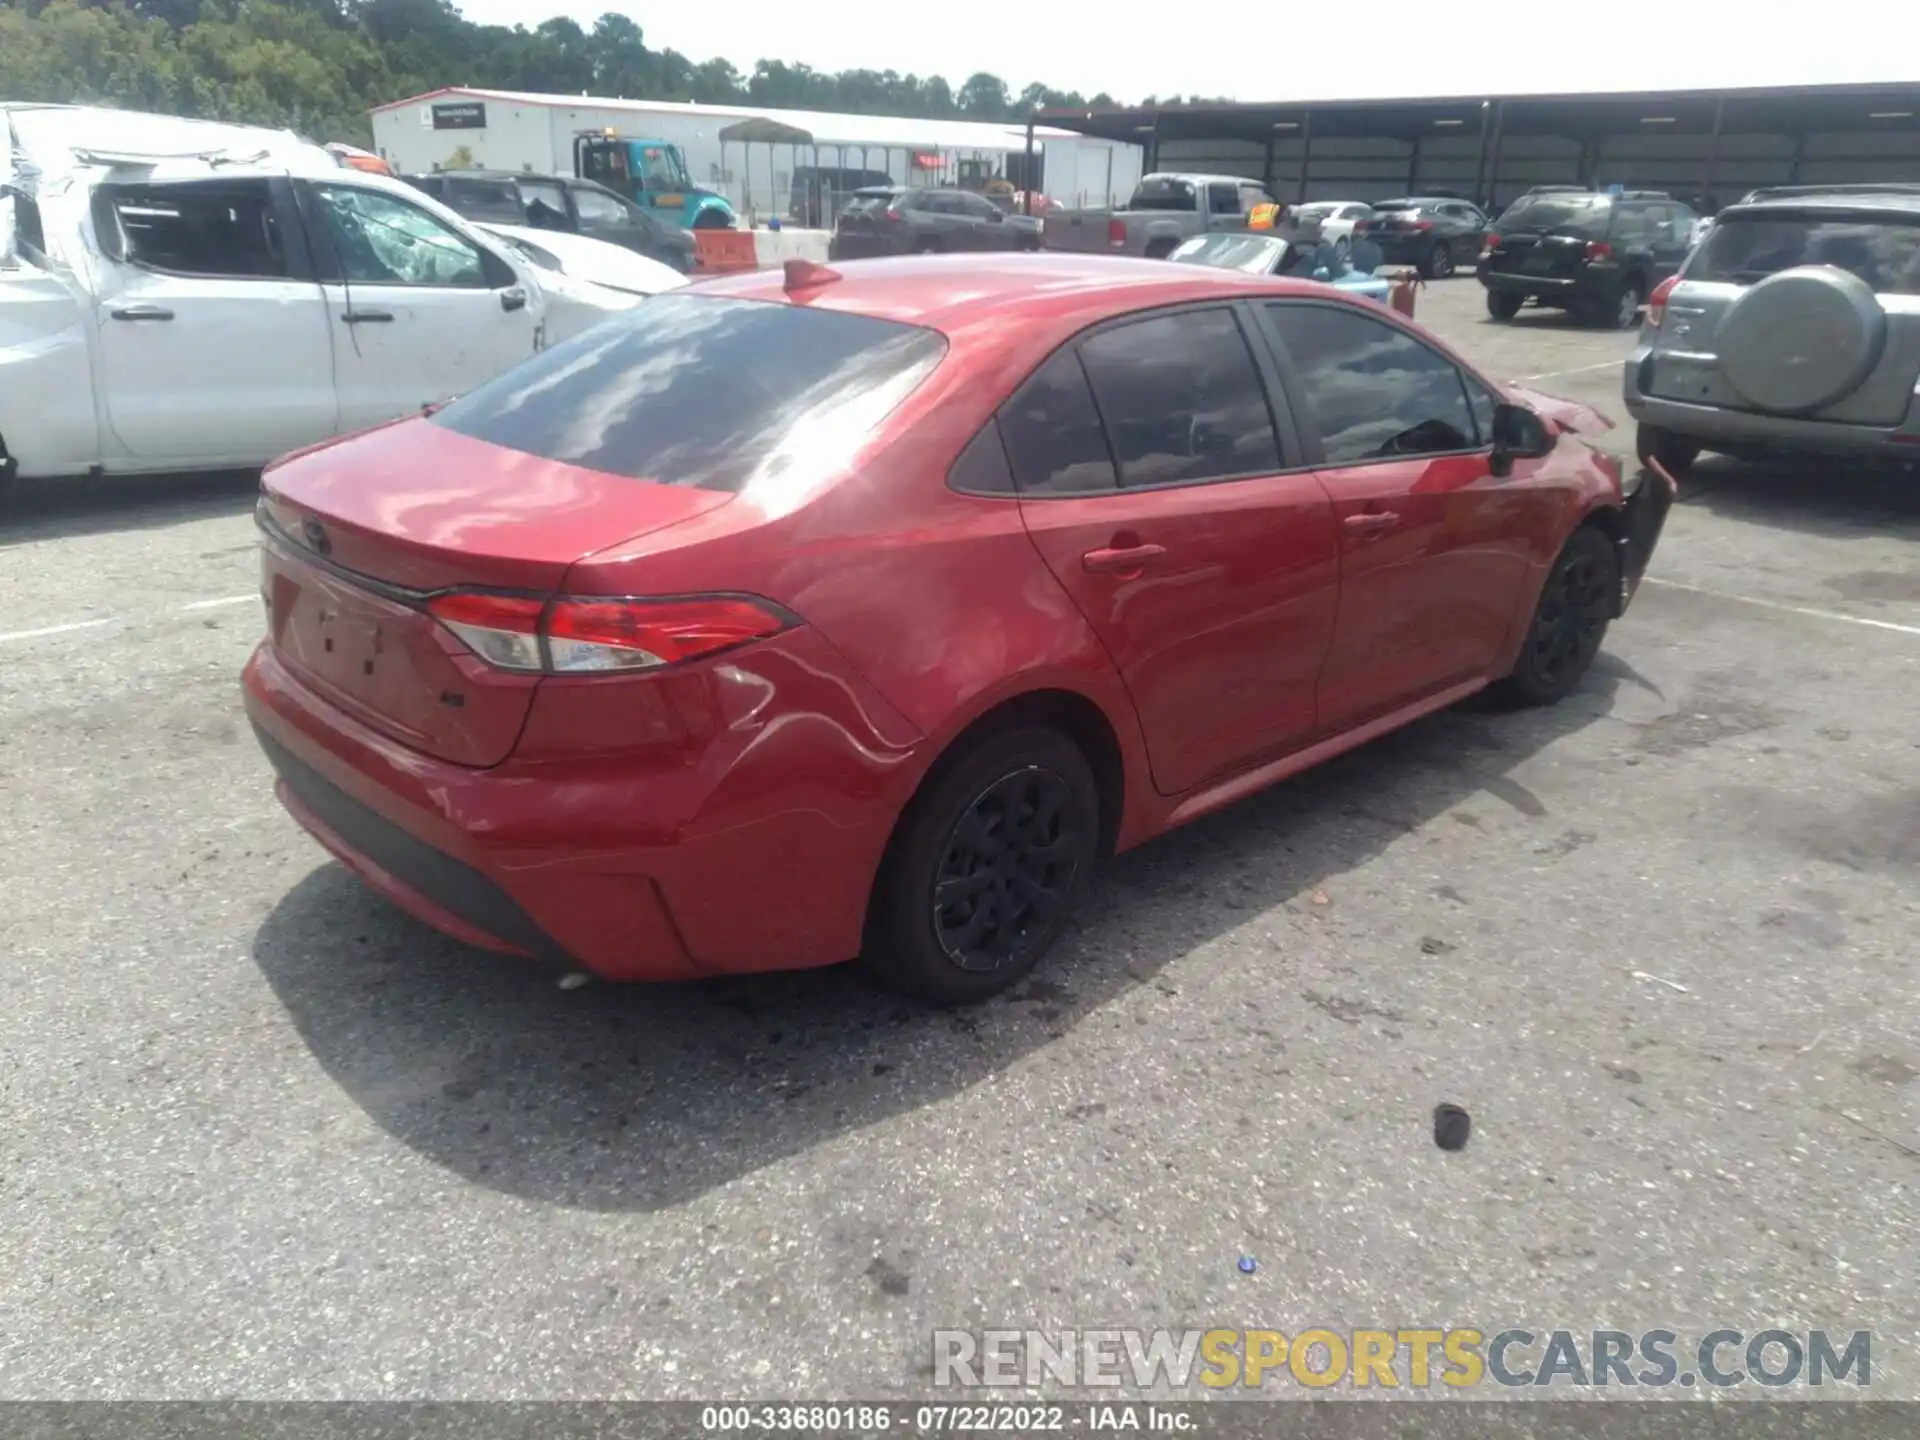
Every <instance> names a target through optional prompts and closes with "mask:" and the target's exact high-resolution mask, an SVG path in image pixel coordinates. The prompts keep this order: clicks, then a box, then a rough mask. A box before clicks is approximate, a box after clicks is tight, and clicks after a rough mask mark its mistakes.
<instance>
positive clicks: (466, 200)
mask: <svg viewBox="0 0 1920 1440" xmlns="http://www.w3.org/2000/svg"><path fill="white" fill-rule="evenodd" d="M446 184H447V188H446V191H445V193H443V194H442V195H441V196H440V199H441V200H442V202H444V203H445V204H446V205H447V207H448V208H449V209H451V210H453V211H454V212H455V213H456V214H459V215H464V216H466V217H467V218H468V219H469V220H484V221H491V222H492V223H493V224H495V225H518V224H519V223H520V222H521V220H522V219H523V218H525V217H524V216H523V215H522V213H521V210H520V191H519V189H518V188H517V187H516V186H515V185H514V183H513V181H511V180H454V179H450V180H448V181H447V182H446Z"/></svg>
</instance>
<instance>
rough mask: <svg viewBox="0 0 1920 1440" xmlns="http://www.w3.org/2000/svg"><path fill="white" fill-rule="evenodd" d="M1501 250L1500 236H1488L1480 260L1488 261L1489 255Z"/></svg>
mask: <svg viewBox="0 0 1920 1440" xmlns="http://www.w3.org/2000/svg"><path fill="white" fill-rule="evenodd" d="M1499 248H1500V237H1499V236H1498V235H1489V236H1487V241H1486V244H1484V245H1482V246H1481V247H1480V258H1481V259H1482V260H1484V259H1486V258H1487V257H1488V256H1489V255H1491V254H1493V252H1494V251H1496V250H1498V249H1499Z"/></svg>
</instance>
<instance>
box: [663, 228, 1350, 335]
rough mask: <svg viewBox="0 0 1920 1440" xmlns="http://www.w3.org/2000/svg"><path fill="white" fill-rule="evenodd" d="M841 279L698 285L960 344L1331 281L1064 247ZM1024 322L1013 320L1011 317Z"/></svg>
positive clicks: (858, 266)
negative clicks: (798, 284)
mask: <svg viewBox="0 0 1920 1440" xmlns="http://www.w3.org/2000/svg"><path fill="white" fill-rule="evenodd" d="M831 268H832V269H833V270H834V271H835V272H837V273H838V274H839V276H840V278H839V279H838V280H835V281H833V282H831V283H830V284H825V285H821V286H818V287H816V288H814V289H812V290H808V291H802V292H800V293H799V294H798V295H792V294H789V293H788V292H787V290H786V288H785V278H784V274H783V271H781V270H756V271H750V272H747V273H744V274H740V275H732V276H726V277H724V278H716V279H712V280H705V281H702V282H700V283H699V284H698V285H696V286H694V287H693V293H696V294H708V295H725V296H732V297H736V298H739V299H743V300H766V301H773V302H775V303H779V304H792V305H807V306H811V307H814V308H816V309H821V310H835V311H843V312H846V313H849V314H856V315H870V316H873V317H875V318H876V319H882V320H893V321H897V322H899V323H902V324H908V325H919V326H924V327H925V328H927V329H931V330H938V331H939V332H940V333H941V334H943V335H945V336H947V338H948V339H949V340H950V341H952V342H954V343H955V344H956V345H964V346H966V347H968V348H980V349H1005V348H1009V347H1012V346H1015V345H1024V344H1026V343H1027V342H1029V341H1032V340H1038V339H1042V338H1045V337H1051V338H1045V343H1046V345H1047V347H1048V348H1051V347H1052V346H1053V345H1055V344H1058V343H1060V341H1061V340H1064V339H1065V338H1066V337H1067V336H1068V335H1071V334H1073V333H1075V332H1077V331H1078V330H1081V329H1083V328H1084V327H1086V326H1088V325H1092V324H1096V323H1098V322H1099V321H1101V320H1103V319H1107V318H1109V317H1117V316H1120V315H1125V314H1129V313H1132V312H1134V311H1139V310H1146V309H1150V308H1153V307H1155V306H1160V305H1177V304H1182V303H1185V302H1189V301H1196V300H1209V299H1212V300H1222V301H1225V300H1232V299H1236V298H1239V297H1243V296H1255V297H1273V298H1279V297H1281V296H1284V295H1299V296H1303V297H1318V298H1322V299H1324V298H1325V296H1326V293H1327V287H1326V286H1324V285H1316V284H1314V283H1312V282H1311V281H1285V280H1278V279H1268V278H1265V277H1262V276H1257V275H1245V274H1241V273H1239V272H1236V271H1232V270H1221V269H1215V268H1213V267H1210V266H1205V265H1170V264H1168V263H1167V262H1166V261H1164V260H1145V259H1131V258H1126V257H1122V256H1111V255H1075V254H1071V253H1068V252H1062V251H1029V252H1025V253H1020V252H995V253H990V254H976V255H938V256H934V255H921V256H914V257H912V258H910V259H904V260H903V259H887V260H849V261H845V262H842V263H840V264H836V265H834V266H832V267H831ZM1010 318H1014V319H1017V322H1018V323H1017V324H1009V319H1010Z"/></svg>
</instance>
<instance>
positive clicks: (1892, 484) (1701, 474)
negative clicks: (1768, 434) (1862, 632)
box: [1680, 455, 1920, 600]
mask: <svg viewBox="0 0 1920 1440" xmlns="http://www.w3.org/2000/svg"><path fill="white" fill-rule="evenodd" d="M1680 503H1681V504H1682V505H1693V506H1698V507H1699V508H1701V509H1703V510H1710V511H1712V512H1713V513H1714V514H1716V515H1719V516H1721V517H1723V518H1725V519H1729V520H1738V521H1744V522H1746V523H1749V524H1755V525H1765V526H1768V527H1770V528H1773V529H1780V530H1797V531H1800V532H1801V533H1803V534H1808V535H1825V536H1832V537H1835V538H1840V539H1846V538H1849V537H1853V536H1858V535H1860V534H1862V533H1873V534H1899V533H1901V532H1902V531H1906V530H1912V529H1916V528H1920V468H1908V467H1905V466H1900V465H1893V464H1886V465H1868V464H1863V463H1861V462H1859V461H1849V460H1829V459H1820V458H1815V457H1800V456H1787V455H1783V456H1778V457H1773V458H1768V459H1758V458H1756V459H1751V460H1745V459H1742V460H1736V459H1734V458H1732V457H1731V456H1726V455H1703V456H1701V457H1700V459H1699V460H1698V461H1696V462H1695V464H1694V466H1693V468H1692V469H1691V470H1689V471H1688V472H1687V473H1686V475H1685V476H1684V477H1683V478H1682V480H1681V482H1680ZM1914 538H1920V534H1917V535H1916V536H1915V537H1914ZM1908 591H1909V593H1908V594H1906V595H1905V596H1903V597H1894V596H1886V597H1883V598H1888V599H1892V598H1905V599H1910V600H1911V599H1920V577H1915V579H1914V580H1913V581H1911V582H1910V584H1909V586H1908ZM1855 598H1862V599H1865V598H1873V597H1868V596H1860V597H1855Z"/></svg>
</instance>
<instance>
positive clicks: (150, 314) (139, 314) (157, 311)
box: [107, 305, 173, 320]
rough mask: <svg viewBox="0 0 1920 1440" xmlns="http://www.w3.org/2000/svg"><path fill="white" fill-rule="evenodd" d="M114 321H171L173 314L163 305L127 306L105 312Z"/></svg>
mask: <svg viewBox="0 0 1920 1440" xmlns="http://www.w3.org/2000/svg"><path fill="white" fill-rule="evenodd" d="M107 313H108V314H110V315H112V316H113V318H114V319H116V320H171V319H172V318H173V312H172V311H171V310H169V309H167V307H166V306H164V305H127V306H124V307H122V308H121V309H119V310H110V311H108V312H107Z"/></svg>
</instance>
